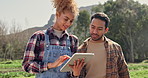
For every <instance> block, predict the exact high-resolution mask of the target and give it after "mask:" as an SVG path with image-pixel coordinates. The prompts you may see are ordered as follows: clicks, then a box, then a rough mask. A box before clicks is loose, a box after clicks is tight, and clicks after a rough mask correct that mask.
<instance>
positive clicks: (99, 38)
mask: <svg viewBox="0 0 148 78" xmlns="http://www.w3.org/2000/svg"><path fill="white" fill-rule="evenodd" d="M91 35H97V34H91ZM97 36H98V38H97V39H94V38H92V36H91V38H92V40H93V41H98V40H101V39H102V37H103V35H101V37H99V35H97Z"/></svg>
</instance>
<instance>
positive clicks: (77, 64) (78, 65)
mask: <svg viewBox="0 0 148 78" xmlns="http://www.w3.org/2000/svg"><path fill="white" fill-rule="evenodd" d="M84 65H85V62H84V58H83V59H82V60H80V59H78V60H75V61H74V65H69V67H70V68H71V69H72V70H73V75H74V76H79V75H80V72H81V70H82V68H83V67H84Z"/></svg>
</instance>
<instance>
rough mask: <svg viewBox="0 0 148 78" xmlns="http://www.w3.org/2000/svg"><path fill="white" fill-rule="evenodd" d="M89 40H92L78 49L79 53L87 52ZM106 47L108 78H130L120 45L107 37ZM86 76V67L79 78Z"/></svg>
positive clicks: (86, 41) (85, 42)
mask: <svg viewBox="0 0 148 78" xmlns="http://www.w3.org/2000/svg"><path fill="white" fill-rule="evenodd" d="M89 40H90V38H88V39H86V40H85V41H84V43H83V44H82V45H81V46H80V47H79V48H78V52H80V53H86V52H87V46H88V41H89ZM104 46H105V50H106V53H107V63H106V78H130V76H129V71H128V67H127V63H126V61H125V59H124V55H123V52H122V49H121V47H120V45H119V44H117V43H115V42H113V41H112V40H110V39H108V38H106V37H105V42H104ZM96 48H97V47H96ZM98 70H99V69H98ZM86 74H87V70H86V65H85V66H84V67H83V69H82V71H81V74H80V77H79V78H85V76H86ZM98 74H99V73H98Z"/></svg>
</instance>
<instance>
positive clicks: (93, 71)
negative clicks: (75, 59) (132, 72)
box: [78, 12, 129, 78]
mask: <svg viewBox="0 0 148 78" xmlns="http://www.w3.org/2000/svg"><path fill="white" fill-rule="evenodd" d="M109 22H110V19H109V18H108V16H107V15H106V14H104V13H100V12H99V13H95V14H94V15H93V16H92V17H91V23H90V36H91V37H90V38H88V39H86V40H85V41H84V43H83V44H82V45H81V46H80V47H79V48H78V52H80V53H94V54H95V56H94V57H93V58H92V59H91V60H90V61H89V62H88V63H87V64H86V65H85V66H84V67H83V69H82V70H81V73H80V76H79V78H129V71H128V68H127V63H126V61H125V58H124V55H123V52H122V48H121V46H120V45H119V44H118V43H116V42H114V41H112V40H110V39H108V38H107V37H106V36H105V34H106V33H107V32H108V30H109V29H108V24H109Z"/></svg>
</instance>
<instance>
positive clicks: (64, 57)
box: [47, 55, 70, 69]
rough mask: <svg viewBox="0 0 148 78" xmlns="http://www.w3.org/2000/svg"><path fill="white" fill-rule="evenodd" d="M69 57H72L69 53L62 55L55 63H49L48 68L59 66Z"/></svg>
mask: <svg viewBox="0 0 148 78" xmlns="http://www.w3.org/2000/svg"><path fill="white" fill-rule="evenodd" d="M69 58H70V57H69V56H68V55H63V56H60V57H59V58H58V59H57V60H56V61H55V62H54V63H48V66H47V68H48V69H50V68H55V67H58V66H60V65H62V64H63V63H64V61H65V60H67V59H69Z"/></svg>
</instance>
